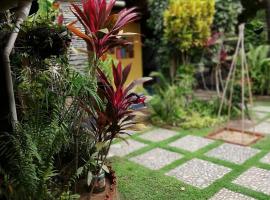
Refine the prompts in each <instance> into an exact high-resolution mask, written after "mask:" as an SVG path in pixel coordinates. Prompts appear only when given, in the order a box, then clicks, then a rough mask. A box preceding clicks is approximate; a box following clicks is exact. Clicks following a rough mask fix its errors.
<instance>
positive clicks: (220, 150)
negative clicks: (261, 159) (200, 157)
mask: <svg viewBox="0 0 270 200" xmlns="http://www.w3.org/2000/svg"><path fill="white" fill-rule="evenodd" d="M259 152H260V150H258V149H253V148H251V147H243V146H239V145H235V144H227V143H224V144H222V145H221V146H219V147H217V148H215V149H212V150H211V151H209V152H207V153H206V154H205V155H207V156H209V157H213V158H217V159H220V160H225V161H228V162H231V163H235V164H243V163H244V162H246V161H247V160H248V159H250V158H251V157H253V156H254V155H256V154H257V153H259Z"/></svg>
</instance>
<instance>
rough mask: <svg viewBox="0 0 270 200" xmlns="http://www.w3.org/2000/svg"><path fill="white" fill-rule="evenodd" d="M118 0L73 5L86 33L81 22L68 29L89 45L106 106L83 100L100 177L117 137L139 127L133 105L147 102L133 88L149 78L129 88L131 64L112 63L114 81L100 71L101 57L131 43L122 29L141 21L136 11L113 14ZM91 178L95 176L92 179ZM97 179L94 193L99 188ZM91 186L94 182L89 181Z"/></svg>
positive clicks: (122, 11) (91, 65)
mask: <svg viewBox="0 0 270 200" xmlns="http://www.w3.org/2000/svg"><path fill="white" fill-rule="evenodd" d="M115 2H116V1H115V0H110V1H109V2H108V3H107V1H106V0H87V1H82V7H83V9H81V8H80V7H79V6H77V5H76V4H71V10H72V12H73V13H74V15H75V16H76V17H77V19H78V20H79V21H80V23H81V24H82V25H83V27H84V29H85V32H82V31H81V30H79V29H78V28H76V27H75V23H76V22H77V21H74V22H71V23H70V24H68V26H67V27H68V29H69V30H70V31H71V32H73V33H74V34H75V35H77V36H79V37H80V38H82V39H84V40H85V41H86V43H87V47H88V53H89V54H90V56H91V58H92V59H91V60H89V61H90V63H89V64H90V67H91V75H94V74H96V77H97V92H98V96H99V97H100V99H101V101H102V106H97V105H94V106H93V104H92V102H88V101H80V108H81V109H82V110H83V111H84V113H86V114H87V118H88V121H89V125H88V126H87V127H86V129H87V130H88V132H89V133H90V134H91V135H93V138H94V145H95V148H96V151H97V157H95V160H96V164H95V166H94V170H92V172H91V171H90V172H88V177H89V174H93V175H94V177H97V176H98V175H99V174H100V173H101V170H102V168H104V163H105V161H106V158H107V155H108V152H109V149H110V146H111V144H112V141H113V140H114V139H115V138H118V137H120V135H121V134H125V133H126V129H130V128H134V126H135V125H136V124H137V122H138V121H137V116H136V112H135V111H134V110H132V106H134V105H137V104H141V103H144V100H145V97H143V96H139V95H138V94H136V93H135V92H133V89H134V88H135V87H136V86H137V85H138V84H143V83H144V82H145V81H147V80H149V79H148V78H142V79H139V80H135V81H133V82H132V83H130V84H129V85H128V86H127V87H126V86H125V84H126V81H127V77H128V75H129V73H130V69H131V65H128V66H126V67H125V68H123V67H122V64H121V63H118V65H117V67H116V66H115V65H114V63H112V72H113V82H110V81H109V78H108V77H107V76H106V74H105V73H104V72H103V71H102V70H101V69H100V68H99V60H100V58H101V57H102V56H103V55H104V54H105V53H106V52H107V51H108V50H109V49H112V48H114V47H116V46H122V45H126V44H128V42H127V41H126V40H125V39H124V38H123V36H124V35H127V34H125V33H123V31H122V28H123V27H124V26H125V25H127V24H128V23H131V22H133V21H135V20H137V19H138V18H139V14H138V13H136V12H135V8H130V9H126V8H125V9H123V10H121V11H120V12H119V13H116V14H112V8H113V6H114V4H115ZM90 177H91V176H90ZM96 182H97V180H96V179H94V182H93V186H92V190H91V193H92V192H93V189H94V187H95V185H96ZM89 183H90V182H89Z"/></svg>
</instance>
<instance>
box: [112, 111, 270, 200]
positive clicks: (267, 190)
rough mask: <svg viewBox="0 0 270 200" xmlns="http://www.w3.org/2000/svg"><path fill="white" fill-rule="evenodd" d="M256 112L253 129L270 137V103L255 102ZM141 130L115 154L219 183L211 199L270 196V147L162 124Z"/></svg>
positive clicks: (198, 181)
mask: <svg viewBox="0 0 270 200" xmlns="http://www.w3.org/2000/svg"><path fill="white" fill-rule="evenodd" d="M253 111H254V112H253V114H254V115H255V117H256V125H255V128H253V130H254V129H255V130H256V132H260V133H263V134H265V138H268V139H269V137H270V106H255V107H254V108H253ZM136 135H137V136H135V137H132V138H131V139H128V144H127V143H125V142H119V143H115V144H113V145H112V148H111V151H110V156H120V157H125V158H127V159H129V160H130V161H132V162H134V164H138V165H141V166H144V167H146V168H148V169H151V170H157V171H161V172H163V173H164V174H165V175H166V176H169V177H172V178H176V179H178V180H179V181H181V182H182V183H183V185H184V186H185V185H189V186H192V187H194V188H196V189H199V190H207V189H208V188H211V187H212V188H215V189H216V193H215V194H214V195H213V196H212V197H210V198H209V199H210V200H223V199H224V200H254V199H270V187H269V183H270V147H267V148H260V147H257V146H256V144H255V145H253V146H251V147H244V146H239V145H235V144H228V143H224V142H221V141H216V140H212V139H208V138H205V137H202V136H204V135H200V134H193V133H188V134H183V133H181V131H180V132H177V131H172V130H166V129H161V128H157V129H152V130H149V131H148V132H146V133H144V134H136ZM234 188H238V189H236V190H235V191H234ZM183 190H184V187H183ZM258 196H259V197H263V198H256V197H258Z"/></svg>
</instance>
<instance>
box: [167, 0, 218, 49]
mask: <svg viewBox="0 0 270 200" xmlns="http://www.w3.org/2000/svg"><path fill="white" fill-rule="evenodd" d="M214 13H215V1H214V0H193V1H190V0H171V1H170V2H169V6H168V8H167V9H166V10H165V12H164V26H165V30H164V38H165V39H166V41H167V42H168V43H169V44H171V45H173V46H174V47H175V48H176V49H177V50H179V51H180V52H185V51H188V50H189V49H190V48H192V47H201V46H203V45H204V44H205V41H206V40H207V39H208V37H209V36H210V35H211V25H212V23H213V19H214Z"/></svg>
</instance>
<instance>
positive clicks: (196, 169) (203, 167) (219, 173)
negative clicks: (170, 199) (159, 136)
mask: <svg viewBox="0 0 270 200" xmlns="http://www.w3.org/2000/svg"><path fill="white" fill-rule="evenodd" d="M230 171H231V169H230V168H227V167H224V166H220V165H217V164H214V163H211V162H208V161H204V160H200V159H196V158H195V159H192V160H190V161H188V162H186V163H185V164H183V165H181V166H179V167H177V168H175V169H173V170H171V171H170V172H168V173H166V175H168V176H172V177H175V178H177V179H178V180H180V181H183V182H184V183H187V184H189V185H192V186H195V187H198V188H200V189H203V188H206V187H208V186H209V185H211V184H212V183H213V182H215V181H216V180H218V179H220V178H222V177H223V176H224V175H225V174H227V173H229V172H230Z"/></svg>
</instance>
